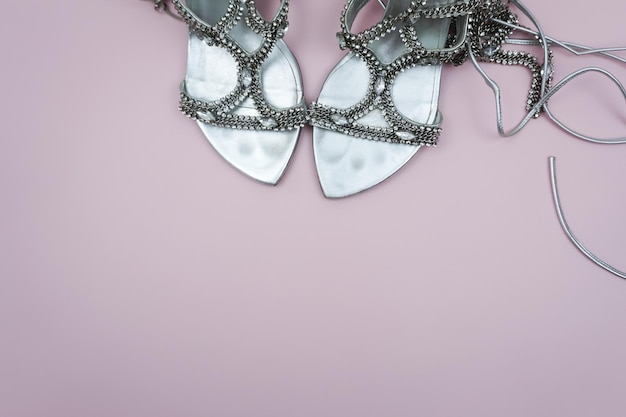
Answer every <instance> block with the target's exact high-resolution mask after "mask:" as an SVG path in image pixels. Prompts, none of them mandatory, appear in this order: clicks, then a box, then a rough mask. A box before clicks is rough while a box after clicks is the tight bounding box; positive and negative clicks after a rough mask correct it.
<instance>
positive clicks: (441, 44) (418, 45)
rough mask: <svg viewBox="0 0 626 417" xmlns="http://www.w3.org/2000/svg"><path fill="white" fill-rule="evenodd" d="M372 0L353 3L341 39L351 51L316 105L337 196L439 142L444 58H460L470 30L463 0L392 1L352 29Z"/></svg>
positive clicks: (325, 173)
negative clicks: (361, 27) (366, 25)
mask: <svg viewBox="0 0 626 417" xmlns="http://www.w3.org/2000/svg"><path fill="white" fill-rule="evenodd" d="M367 2H368V0H349V1H348V2H347V4H346V7H345V8H344V11H343V14H342V18H341V25H342V31H341V32H339V33H338V34H337V39H338V41H339V45H340V47H341V48H342V49H349V51H350V52H349V53H348V55H346V56H345V57H344V58H343V59H342V60H341V61H340V62H339V64H338V65H337V66H336V67H335V68H334V69H333V70H332V72H331V73H330V75H329V76H328V78H327V80H326V82H325V83H324V86H323V88H322V90H321V93H320V95H319V98H318V100H317V101H316V102H315V103H313V104H312V105H311V108H310V118H311V124H313V126H314V129H313V144H314V154H315V161H316V165H317V170H318V176H319V180H320V184H321V186H322V190H323V192H324V194H325V195H326V196H327V197H331V198H336V197H345V196H349V195H351V194H355V193H358V192H360V191H363V190H366V189H368V188H370V187H372V186H374V185H376V184H378V183H380V182H381V181H383V180H385V179H386V178H388V177H389V176H391V175H392V174H393V173H395V172H396V171H397V170H398V169H400V168H401V167H402V166H403V165H404V164H406V162H407V161H408V160H409V159H410V158H411V157H412V156H413V155H415V153H416V152H417V151H418V150H419V149H420V148H421V147H422V146H423V145H427V146H431V145H436V144H437V139H438V136H439V133H440V131H441V128H440V124H441V120H442V116H441V113H440V112H439V111H438V109H437V107H438V106H437V104H438V100H439V83H440V77H441V68H442V65H441V64H442V63H444V62H451V61H453V60H454V59H455V58H456V56H457V54H458V53H459V51H460V50H461V46H462V45H463V39H464V36H465V32H466V30H467V18H466V16H464V15H466V14H467V13H466V11H464V10H461V8H460V7H458V6H459V5H461V4H464V2H458V1H456V2H455V1H449V2H446V1H426V2H423V3H420V4H419V5H418V4H417V3H416V2H412V1H410V0H390V1H389V2H388V4H387V6H386V10H385V14H384V16H383V18H382V20H381V21H380V22H379V23H378V24H377V25H375V26H373V27H372V28H370V29H367V30H365V31H364V32H361V33H359V34H353V33H352V32H351V30H350V28H351V26H352V23H353V22H354V20H355V17H356V15H357V14H358V12H359V11H360V10H361V9H362V8H363V7H364V6H365V4H366V3H367ZM457 8H458V9H457ZM458 16H460V17H458Z"/></svg>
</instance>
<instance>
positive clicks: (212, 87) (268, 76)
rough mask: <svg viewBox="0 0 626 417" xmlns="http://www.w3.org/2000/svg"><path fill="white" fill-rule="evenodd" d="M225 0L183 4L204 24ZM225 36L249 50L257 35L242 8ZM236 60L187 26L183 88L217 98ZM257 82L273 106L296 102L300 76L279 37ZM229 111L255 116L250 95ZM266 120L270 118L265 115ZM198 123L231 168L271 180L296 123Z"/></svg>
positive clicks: (291, 144) (287, 153)
mask: <svg viewBox="0 0 626 417" xmlns="http://www.w3.org/2000/svg"><path fill="white" fill-rule="evenodd" d="M228 3H229V2H228V1H224V0H187V2H186V6H187V7H188V8H189V10H191V11H192V12H193V13H194V14H195V15H196V16H197V17H199V18H200V19H201V20H203V21H204V22H205V23H207V24H209V25H214V24H216V22H217V20H218V19H219V18H220V17H222V16H224V15H225V13H226V8H227V6H228ZM241 12H242V17H241V19H239V21H238V23H237V24H236V25H235V26H234V27H233V28H232V29H231V30H230V32H229V33H228V35H227V37H228V38H230V40H231V41H232V42H236V43H237V44H238V45H239V46H240V47H241V48H242V49H244V50H245V51H247V52H250V53H251V52H255V51H256V50H257V49H259V48H260V47H261V46H262V44H263V40H264V39H263V37H261V36H259V35H258V34H257V33H256V32H254V31H252V30H251V29H250V28H249V27H248V25H247V24H246V16H247V12H246V9H245V8H243V7H242V8H241ZM240 71H241V70H240V69H238V66H237V61H236V60H235V59H234V58H233V56H232V54H231V52H230V51H228V50H226V49H225V48H222V47H221V46H216V45H210V44H209V43H207V42H205V41H204V40H203V39H201V38H200V37H198V35H197V34H196V33H194V32H193V31H190V35H189V47H188V58H187V74H186V77H185V84H184V85H185V88H186V92H187V93H188V94H189V96H191V97H193V98H194V99H200V100H203V101H206V102H212V101H215V100H219V99H221V98H223V97H225V96H226V95H228V94H229V93H231V92H232V91H233V90H234V89H235V88H236V86H237V84H238V82H240V80H241V76H240ZM259 75H260V84H261V86H262V93H263V96H264V98H265V100H266V102H267V104H268V105H269V106H271V107H273V108H276V109H288V108H294V107H297V106H299V105H301V104H302V102H303V93H302V80H301V76H300V70H299V68H298V64H297V62H296V59H295V57H294V56H293V54H292V53H291V51H290V50H289V48H288V47H287V45H286V44H285V43H284V41H282V39H278V40H276V43H275V45H274V47H273V49H272V51H271V53H269V55H268V56H267V58H266V60H265V61H264V62H263V65H262V67H261V70H260V74H259ZM230 112H231V113H232V114H235V115H244V116H253V117H260V114H259V112H258V110H257V106H256V105H255V103H254V102H253V101H252V99H250V98H247V99H246V100H244V101H242V102H241V103H239V104H238V105H237V106H236V107H235V108H234V109H232V110H231V111H230ZM268 123H272V120H269V121H268ZM198 125H199V126H200V129H201V130H202V132H203V133H204V135H205V137H206V138H207V140H208V141H209V142H210V143H211V145H213V147H214V148H215V150H216V151H217V152H218V153H219V154H220V155H221V156H222V157H223V158H224V159H225V160H226V161H228V162H229V163H230V164H232V165H233V166H234V167H235V168H237V169H239V170H240V171H242V172H243V173H245V174H247V175H249V176H250V177H252V178H254V179H256V180H258V181H261V182H264V183H268V184H276V183H277V182H278V181H279V180H280V178H281V177H282V175H283V173H284V171H285V169H286V167H287V164H288V163H289V160H290V158H291V155H292V154H293V151H294V149H295V146H296V143H297V140H298V135H299V131H300V128H299V127H296V128H291V129H285V130H282V131H281V130H244V129H236V128H230V127H223V126H215V125H212V124H211V123H207V122H206V121H205V120H202V119H201V118H200V119H199V120H198Z"/></svg>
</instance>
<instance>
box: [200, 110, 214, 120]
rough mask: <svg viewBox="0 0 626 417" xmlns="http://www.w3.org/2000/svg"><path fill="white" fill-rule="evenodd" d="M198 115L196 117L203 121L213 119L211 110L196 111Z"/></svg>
mask: <svg viewBox="0 0 626 417" xmlns="http://www.w3.org/2000/svg"><path fill="white" fill-rule="evenodd" d="M196 114H197V115H198V119H200V120H202V121H203V122H213V121H215V115H214V114H213V112H210V111H207V112H201V111H199V112H197V113H196Z"/></svg>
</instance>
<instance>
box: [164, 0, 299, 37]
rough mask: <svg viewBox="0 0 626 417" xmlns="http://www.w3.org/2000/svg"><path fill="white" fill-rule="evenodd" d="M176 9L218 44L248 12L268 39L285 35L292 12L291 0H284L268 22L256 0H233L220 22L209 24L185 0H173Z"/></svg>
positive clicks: (197, 31) (252, 24)
mask: <svg viewBox="0 0 626 417" xmlns="http://www.w3.org/2000/svg"><path fill="white" fill-rule="evenodd" d="M172 1H173V3H174V7H175V8H176V12H177V13H178V14H179V15H180V17H181V18H182V19H183V20H184V21H185V23H187V25H188V26H189V28H190V29H191V30H192V31H193V32H194V33H195V34H196V35H197V36H198V37H200V38H201V39H203V40H206V41H208V42H209V43H210V42H211V41H212V42H213V43H219V39H224V38H225V37H226V36H227V33H228V32H230V30H231V29H232V28H233V27H235V25H236V24H237V22H239V20H241V18H242V17H243V14H244V11H246V12H247V15H246V22H247V23H248V26H249V27H250V29H252V30H253V31H254V32H256V33H257V34H258V35H260V36H262V37H264V38H265V39H268V40H271V41H275V40H277V39H281V38H282V37H283V36H285V33H286V32H287V28H288V26H289V22H288V21H287V14H288V12H289V0H281V4H280V6H279V8H278V10H277V12H276V15H275V16H274V18H273V19H272V20H270V21H266V20H265V19H264V18H263V17H262V16H261V14H260V13H259V11H258V10H257V9H256V6H255V4H254V0H230V1H229V4H228V8H227V10H226V13H224V15H223V16H222V17H221V18H220V19H219V20H218V21H217V23H216V24H215V25H209V24H208V23H207V22H205V21H204V20H202V19H201V18H200V17H199V16H198V15H196V14H195V13H194V12H193V11H192V10H191V9H190V8H189V7H188V6H187V4H186V1H181V0H172Z"/></svg>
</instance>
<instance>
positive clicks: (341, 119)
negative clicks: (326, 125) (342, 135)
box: [330, 113, 348, 126]
mask: <svg viewBox="0 0 626 417" xmlns="http://www.w3.org/2000/svg"><path fill="white" fill-rule="evenodd" d="M330 120H332V121H333V123H335V124H336V125H339V126H345V125H347V124H348V118H347V117H346V116H343V115H341V114H336V113H335V114H333V115H332V116H330Z"/></svg>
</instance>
